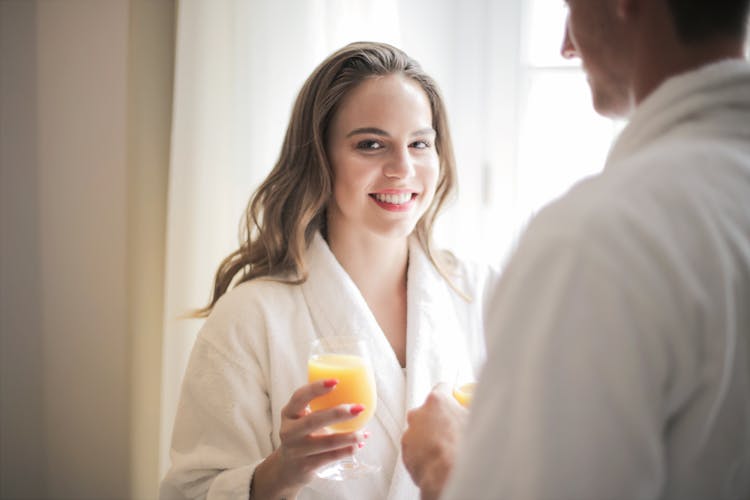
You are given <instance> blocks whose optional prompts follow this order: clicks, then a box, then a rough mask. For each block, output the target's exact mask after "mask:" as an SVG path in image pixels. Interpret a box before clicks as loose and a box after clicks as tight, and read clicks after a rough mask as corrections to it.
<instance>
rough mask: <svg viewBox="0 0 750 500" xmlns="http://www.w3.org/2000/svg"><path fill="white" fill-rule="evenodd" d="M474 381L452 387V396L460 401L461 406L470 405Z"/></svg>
mask: <svg viewBox="0 0 750 500" xmlns="http://www.w3.org/2000/svg"><path fill="white" fill-rule="evenodd" d="M476 386H477V383H476V382H469V383H468V384H463V385H461V386H459V387H456V388H454V389H453V397H454V398H456V401H458V402H459V403H461V406H463V407H464V408H468V407H469V406H470V405H471V399H472V398H473V397H474V388H475V387H476Z"/></svg>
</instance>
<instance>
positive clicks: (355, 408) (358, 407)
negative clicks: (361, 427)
mask: <svg viewBox="0 0 750 500" xmlns="http://www.w3.org/2000/svg"><path fill="white" fill-rule="evenodd" d="M363 411H365V407H364V406H362V405H354V406H352V407H351V409H350V410H349V413H351V414H352V415H359V414H360V413H362V412H363Z"/></svg>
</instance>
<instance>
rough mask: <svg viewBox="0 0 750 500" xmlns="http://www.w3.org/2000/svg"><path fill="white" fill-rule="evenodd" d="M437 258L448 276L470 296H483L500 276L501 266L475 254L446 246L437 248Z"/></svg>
mask: <svg viewBox="0 0 750 500" xmlns="http://www.w3.org/2000/svg"><path fill="white" fill-rule="evenodd" d="M435 258H436V260H437V261H438V263H439V265H440V266H442V267H443V269H444V271H445V273H446V275H447V277H448V278H450V279H451V281H452V282H453V284H454V285H456V286H457V287H458V289H459V290H462V291H463V292H464V293H465V294H466V295H467V296H468V297H470V298H473V297H481V296H483V295H484V294H485V293H486V291H487V290H488V289H489V288H491V287H492V286H494V284H495V283H496V282H497V281H498V280H499V278H500V266H499V265H497V264H494V263H491V262H489V261H486V260H483V259H479V258H477V257H474V256H467V255H465V254H461V253H457V252H456V251H454V250H449V249H446V248H443V249H440V250H437V251H436V252H435Z"/></svg>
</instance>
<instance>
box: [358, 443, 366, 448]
mask: <svg viewBox="0 0 750 500" xmlns="http://www.w3.org/2000/svg"><path fill="white" fill-rule="evenodd" d="M357 447H358V448H359V449H362V448H364V447H365V443H358V444H357Z"/></svg>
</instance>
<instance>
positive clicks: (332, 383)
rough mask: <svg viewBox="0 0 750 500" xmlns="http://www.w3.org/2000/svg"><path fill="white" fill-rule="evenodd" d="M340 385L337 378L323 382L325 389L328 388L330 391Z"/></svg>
mask: <svg viewBox="0 0 750 500" xmlns="http://www.w3.org/2000/svg"><path fill="white" fill-rule="evenodd" d="M338 383H339V381H338V380H336V379H335V378H329V379H328V380H326V381H325V382H323V387H326V388H328V389H330V388H331V387H333V386H335V385H336V384H338Z"/></svg>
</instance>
